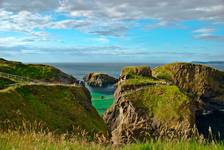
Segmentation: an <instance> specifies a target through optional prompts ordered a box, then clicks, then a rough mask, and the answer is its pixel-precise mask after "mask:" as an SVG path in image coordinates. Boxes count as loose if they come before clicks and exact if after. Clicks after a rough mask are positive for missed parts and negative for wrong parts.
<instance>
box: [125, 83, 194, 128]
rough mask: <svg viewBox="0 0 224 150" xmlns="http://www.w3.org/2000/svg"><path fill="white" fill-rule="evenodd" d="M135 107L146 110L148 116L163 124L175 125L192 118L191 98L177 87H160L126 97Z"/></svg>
mask: <svg viewBox="0 0 224 150" xmlns="http://www.w3.org/2000/svg"><path fill="white" fill-rule="evenodd" d="M125 98H126V99H128V100H129V101H131V102H133V104H134V106H136V107H141V108H145V109H146V110H148V113H149V114H148V115H149V116H153V117H155V118H156V119H158V120H159V121H161V122H166V123H170V124H171V123H173V124H175V123H176V121H182V120H184V119H188V120H189V121H190V119H191V118H186V117H189V116H191V115H189V114H190V109H189V103H190V98H189V97H188V96H187V95H185V94H184V93H183V92H182V91H180V89H179V88H178V87H177V86H174V85H158V86H152V87H148V88H146V89H143V90H140V91H137V92H132V93H130V94H129V95H126V96H125Z"/></svg>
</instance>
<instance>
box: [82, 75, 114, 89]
mask: <svg viewBox="0 0 224 150" xmlns="http://www.w3.org/2000/svg"><path fill="white" fill-rule="evenodd" d="M83 79H84V81H85V82H86V83H87V84H88V85H90V86H92V87H106V86H108V85H113V84H115V83H116V82H117V79H115V78H114V77H112V76H109V75H107V74H103V73H89V74H87V75H86V76H85V77H84V78H83Z"/></svg>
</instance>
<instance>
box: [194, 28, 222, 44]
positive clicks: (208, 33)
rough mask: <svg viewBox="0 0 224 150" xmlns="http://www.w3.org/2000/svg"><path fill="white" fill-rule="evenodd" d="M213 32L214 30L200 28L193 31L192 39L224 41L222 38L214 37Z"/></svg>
mask: <svg viewBox="0 0 224 150" xmlns="http://www.w3.org/2000/svg"><path fill="white" fill-rule="evenodd" d="M215 32H216V30H215V29H214V28H201V29H197V30H194V31H193V33H194V34H195V35H194V37H195V38H197V39H203V40H214V41H224V36H223V35H216V34H215Z"/></svg>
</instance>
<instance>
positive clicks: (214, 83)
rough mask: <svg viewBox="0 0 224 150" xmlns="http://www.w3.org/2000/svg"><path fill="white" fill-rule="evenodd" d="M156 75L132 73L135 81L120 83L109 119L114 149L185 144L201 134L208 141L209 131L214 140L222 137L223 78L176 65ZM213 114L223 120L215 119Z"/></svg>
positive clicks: (220, 74)
mask: <svg viewBox="0 0 224 150" xmlns="http://www.w3.org/2000/svg"><path fill="white" fill-rule="evenodd" d="M135 70H138V68H136V69H135ZM122 72H123V71H122ZM149 72H150V71H149ZM152 75H153V76H149V75H148V76H142V75H139V74H134V73H132V76H129V77H130V78H126V79H123V80H122V78H121V80H120V81H119V82H118V87H117V90H116V92H115V97H116V101H115V103H114V104H113V106H112V107H111V108H110V109H109V110H108V111H107V112H106V113H105V115H104V120H105V121H106V122H107V125H108V127H109V129H110V131H111V136H112V141H113V143H115V144H120V143H128V142H133V141H135V140H146V139H149V138H169V139H170V138H181V139H183V138H189V137H191V136H196V135H197V134H198V132H199V133H200V134H203V135H204V136H205V137H208V134H209V133H208V129H209V125H211V126H212V130H213V132H214V135H215V136H217V135H218V134H221V138H222V136H223V132H222V128H223V127H224V126H223V123H224V122H223V121H222V119H220V118H222V117H220V116H223V117H224V115H222V112H220V108H222V105H221V102H222V101H223V98H222V93H223V92H222V91H223V89H224V88H223V77H224V75H223V72H221V71H218V70H215V69H213V68H210V67H207V66H201V65H194V64H185V63H176V64H169V65H165V66H161V67H158V68H155V69H153V71H152ZM145 83H147V84H145ZM211 102H212V103H211ZM214 103H215V104H214ZM213 112H215V113H218V114H219V117H218V118H216V119H214V117H213V118H212V116H214V115H211V113H213ZM207 115H209V116H207ZM210 115H211V116H210ZM208 120H209V121H208ZM214 122H216V123H215V124H214ZM204 124H207V126H203V125H204Z"/></svg>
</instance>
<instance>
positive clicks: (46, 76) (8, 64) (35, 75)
mask: <svg viewBox="0 0 224 150" xmlns="http://www.w3.org/2000/svg"><path fill="white" fill-rule="evenodd" d="M0 72H3V73H8V74H12V75H17V76H22V77H24V78H29V79H32V80H38V81H43V82H54V83H68V84H70V83H74V82H77V80H76V79H75V78H74V77H72V76H70V75H67V74H65V73H63V72H62V71H60V70H59V69H57V68H55V67H53V66H49V65H43V64H23V63H21V62H15V61H7V60H4V59H0Z"/></svg>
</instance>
